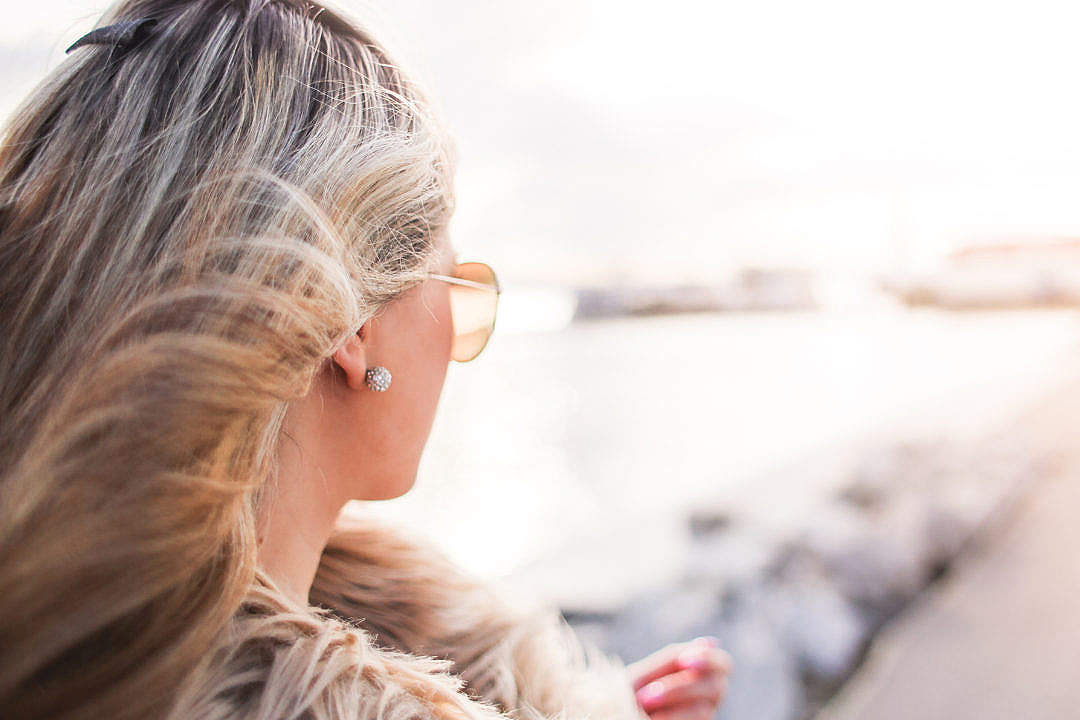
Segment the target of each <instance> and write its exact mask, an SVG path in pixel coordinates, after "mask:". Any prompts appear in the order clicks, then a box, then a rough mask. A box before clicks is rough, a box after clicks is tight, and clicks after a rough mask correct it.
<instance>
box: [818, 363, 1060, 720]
mask: <svg viewBox="0 0 1080 720" xmlns="http://www.w3.org/2000/svg"><path fill="white" fill-rule="evenodd" d="M1018 428H1023V430H1022V431H1023V432H1032V433H1034V434H1036V435H1038V436H1039V437H1040V438H1041V439H1040V442H1046V443H1051V447H1053V448H1054V449H1055V450H1056V451H1057V452H1058V453H1059V457H1060V459H1061V462H1060V463H1058V464H1056V469H1055V471H1054V472H1052V473H1051V474H1050V476H1049V477H1047V478H1045V479H1042V480H1040V481H1038V484H1036V485H1035V486H1034V487H1032V488H1031V489H1030V491H1028V492H1027V494H1026V495H1025V496H1024V497H1023V498H1022V499H1021V500H1020V502H1019V503H1018V504H1017V505H1016V506H1015V507H1013V508H1011V509H1010V510H1009V511H1008V513H1007V514H1006V515H1004V516H1002V517H999V518H998V519H997V520H996V521H994V522H993V523H992V524H991V525H990V527H989V528H987V531H986V532H984V533H983V534H981V535H980V537H979V539H978V541H977V542H976V543H974V545H973V546H972V547H970V548H969V550H968V552H966V553H965V554H964V555H963V556H962V557H961V558H960V559H959V560H958V561H957V564H956V565H955V567H954V570H953V571H952V572H951V573H950V574H949V575H948V576H947V577H946V578H944V579H943V580H942V582H941V583H940V584H939V585H938V586H936V587H935V588H934V590H932V591H931V592H929V593H928V594H927V595H926V596H924V597H923V598H922V599H921V600H920V601H919V602H917V603H916V604H915V605H914V606H912V607H911V608H909V610H908V611H906V612H905V613H904V614H903V616H902V617H901V618H899V619H898V620H897V621H896V622H895V623H893V624H892V625H891V626H890V627H889V628H887V629H886V630H885V631H884V632H883V633H882V634H881V635H879V636H878V638H877V640H876V641H875V643H874V646H873V648H872V650H871V653H870V655H869V656H868V658H867V662H866V663H865V664H864V665H863V667H862V668H861V669H860V670H859V672H858V673H857V674H856V676H855V677H854V678H853V679H852V681H851V682H849V683H848V685H847V686H846V687H845V689H844V691H842V692H841V693H840V694H839V695H838V696H837V697H836V698H834V700H833V702H832V703H830V705H829V706H828V707H826V709H825V710H824V711H823V712H822V713H821V715H819V717H818V720H894V719H895V720H938V719H939V718H940V719H941V720H945V719H946V718H947V719H948V720H966V719H967V718H971V719H972V720H976V719H977V720H998V719H1002V720H1004V719H1005V718H1008V719H1009V720H1016V719H1023V720H1044V719H1045V720H1051V719H1053V720H1057V719H1058V718H1061V719H1062V720H1064V719H1065V718H1068V719H1069V720H1075V719H1076V718H1080V384H1077V385H1074V386H1072V387H1070V388H1067V389H1066V390H1064V391H1063V392H1062V393H1061V394H1060V395H1058V396H1056V397H1052V398H1050V399H1048V400H1047V401H1045V402H1044V403H1043V404H1041V405H1040V406H1038V407H1035V408H1033V409H1032V412H1031V413H1029V415H1028V416H1027V417H1025V418H1023V419H1022V424H1020V425H1018Z"/></svg>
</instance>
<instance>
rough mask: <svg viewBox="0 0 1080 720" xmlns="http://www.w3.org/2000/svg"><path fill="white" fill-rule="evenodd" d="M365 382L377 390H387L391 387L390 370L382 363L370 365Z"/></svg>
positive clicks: (365, 375)
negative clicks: (381, 364)
mask: <svg viewBox="0 0 1080 720" xmlns="http://www.w3.org/2000/svg"><path fill="white" fill-rule="evenodd" d="M364 382H366V383H367V386H368V387H369V388H371V389H372V390H374V391H375V392H385V391H386V390H388V389H389V388H390V371H389V370H387V369H386V368H384V367H382V366H380V365H376V366H375V367H369V368H368V369H367V372H365V373H364Z"/></svg>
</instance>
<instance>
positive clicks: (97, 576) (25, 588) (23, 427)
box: [0, 0, 453, 718]
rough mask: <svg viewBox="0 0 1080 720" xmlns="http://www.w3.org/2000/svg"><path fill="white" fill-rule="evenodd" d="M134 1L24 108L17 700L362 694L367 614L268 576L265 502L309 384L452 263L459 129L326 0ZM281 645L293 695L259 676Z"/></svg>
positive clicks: (4, 479)
mask: <svg viewBox="0 0 1080 720" xmlns="http://www.w3.org/2000/svg"><path fill="white" fill-rule="evenodd" d="M135 18H153V19H155V20H156V21H157V24H156V26H155V28H154V32H153V35H152V37H150V38H149V39H147V40H146V41H144V42H142V43H141V44H139V45H137V46H135V47H131V48H126V47H123V46H119V45H90V46H87V47H82V48H79V49H77V50H75V51H74V52H72V53H71V54H70V55H69V56H68V57H67V58H66V59H65V60H64V61H63V62H62V63H61V64H60V65H59V66H58V67H57V68H56V69H55V70H54V71H53V72H52V73H51V74H50V75H49V76H48V77H47V79H46V80H44V81H43V83H42V84H41V85H40V86H39V87H38V88H37V89H36V90H35V91H33V93H32V94H31V95H30V97H29V98H28V99H27V100H26V101H25V102H24V103H23V105H22V106H21V107H20V109H18V111H17V112H16V113H15V114H14V115H13V117H12V119H11V120H10V121H9V123H8V124H7V126H6V129H5V130H4V132H3V144H2V149H0V268H2V269H3V273H2V275H0V338H2V340H0V342H2V347H3V350H2V354H0V418H2V428H0V472H2V475H0V588H2V589H3V590H2V591H0V716H3V717H42V718H44V717H49V718H136V717H149V716H154V717H160V716H164V715H166V714H167V713H168V712H171V716H172V717H190V716H193V715H195V714H199V715H200V716H207V717H209V716H222V717H223V716H225V711H224V710H223V709H222V708H234V709H235V708H242V709H244V713H243V714H244V716H245V717H248V716H250V717H267V718H269V717H280V716H284V715H286V714H287V715H289V716H291V717H299V716H301V714H302V713H306V715H305V716H310V717H320V718H322V717H327V718H329V717H345V716H349V715H351V714H352V713H354V712H356V710H357V708H356V706H355V703H356V702H358V700H357V699H356V697H355V693H354V695H350V694H349V692H347V691H340V692H337V694H334V693H332V692H331V689H332V688H333V687H335V686H342V684H344V683H348V682H350V681H352V680H355V677H356V675H357V673H359V672H360V670H359V669H358V668H360V667H362V665H363V662H361V661H360V660H357V659H356V658H353V657H351V656H349V655H348V649H349V647H350V646H351V645H354V644H355V640H356V637H355V633H354V632H353V630H352V629H350V627H349V626H348V625H346V624H344V623H342V624H340V625H337V626H334V627H335V628H336V629H335V630H334V632H331V633H329V634H328V633H326V632H324V631H323V630H324V629H325V623H326V622H329V620H328V619H327V618H324V617H321V616H318V615H317V614H315V615H313V614H311V611H309V610H307V609H304V608H292V607H290V606H289V604H288V602H287V601H286V600H285V598H284V597H283V596H282V595H281V593H279V592H278V591H277V590H276V589H275V588H273V587H272V585H271V584H270V583H269V581H267V580H266V579H265V578H263V577H262V575H261V573H259V572H258V570H257V566H256V544H255V519H256V514H257V511H258V507H259V501H260V497H261V496H262V495H263V492H264V490H265V489H266V488H267V487H268V486H270V485H271V484H272V482H273V479H274V473H275V458H276V456H277V445H278V442H279V438H280V436H281V426H282V419H283V416H284V414H285V411H286V408H287V405H288V403H289V402H290V401H291V400H293V399H295V398H298V397H301V396H303V395H304V394H305V393H306V392H307V390H308V388H309V386H310V383H311V381H312V379H313V376H314V374H315V372H316V371H317V369H318V368H319V367H320V366H321V364H322V363H323V362H324V361H325V360H326V358H328V357H329V356H330V355H331V354H332V352H333V351H334V349H335V348H336V347H337V346H338V345H339V344H340V343H341V342H343V341H344V340H345V339H346V338H347V337H348V336H349V335H350V334H351V333H354V332H355V331H356V330H357V328H358V327H359V326H360V325H361V324H363V322H364V321H365V320H366V319H367V318H369V317H371V316H372V315H373V314H375V313H376V312H377V311H378V309H379V308H380V307H382V306H383V305H385V304H386V303H388V302H390V301H391V300H393V299H394V298H395V297H397V296H398V295H399V294H400V293H402V292H404V291H405V290H407V289H408V288H409V287H410V286H412V285H413V284H415V283H417V282H420V281H422V279H423V278H424V277H425V273H426V272H427V271H428V270H429V269H431V267H432V265H431V263H432V260H433V256H434V252H433V251H434V246H433V238H434V237H435V236H436V235H437V233H439V232H440V231H442V230H443V228H444V226H445V224H446V222H447V221H448V218H449V215H450V213H451V211H452V203H453V197H452V188H451V174H452V155H451V152H450V150H449V145H448V143H447V141H446V138H445V135H444V133H443V131H442V129H441V128H440V126H439V124H438V123H437V122H436V120H435V118H434V117H433V115H432V113H431V112H430V109H429V103H428V102H426V101H425V99H424V98H423V96H422V94H421V93H420V91H419V90H418V89H417V87H416V85H415V84H414V83H413V82H411V81H410V80H409V79H408V78H407V77H406V76H405V75H404V74H403V73H402V72H401V70H400V69H399V68H398V67H397V66H396V65H395V64H394V63H393V62H392V61H391V60H390V58H389V57H388V55H387V53H386V51H385V50H384V49H383V47H382V46H380V45H379V44H378V43H377V42H376V41H375V40H374V39H373V38H372V37H371V36H370V35H369V34H368V33H367V32H366V31H364V30H363V29H361V28H360V27H357V26H356V25H355V24H353V23H352V22H350V21H348V20H346V19H345V18H343V17H342V16H341V15H340V14H335V13H332V12H330V11H328V10H326V9H325V8H324V7H322V6H319V5H316V4H314V3H312V2H308V1H306V0H124V1H123V2H121V3H119V4H117V5H115V6H114V7H113V8H112V9H111V10H110V11H109V12H108V13H107V14H106V16H105V17H104V18H103V20H102V24H107V23H113V22H116V21H119V20H130V19H135ZM285 627H288V628H290V629H289V630H288V632H287V633H285V631H284V630H283V628H285ZM320 628H322V629H320ZM286 635H288V642H286V640H285V636H286ZM297 638H301V639H302V640H303V641H300V640H298V639H297ZM304 638H306V639H304ZM282 647H285V648H287V652H288V653H290V654H291V655H290V658H291V659H290V660H289V663H287V664H286V665H285V666H283V667H286V668H292V670H285V671H283V672H286V673H289V672H294V673H295V675H294V676H288V675H287V674H286V676H285V677H284V678H281V677H279V678H278V680H290V679H291V680H294V681H295V682H294V683H292V685H291V686H292V687H293V688H294V692H293V697H292V698H291V699H289V700H288V701H286V700H283V699H282V698H280V697H279V698H277V699H276V700H275V699H273V698H268V697H267V695H266V693H265V687H263V690H261V691H259V690H257V686H259V683H258V682H256V680H255V679H253V676H252V675H251V672H248V674H247V675H245V672H246V671H247V670H250V669H251V668H253V667H255V666H256V665H257V664H258V663H259V662H262V661H263V660H264V659H265V657H264V656H265V655H266V654H267V653H271V654H272V653H276V652H283V651H282V649H281V648H282ZM361 660H362V659H361ZM230 668H231V670H229V669H230ZM226 670H229V672H226ZM223 678H225V679H227V680H228V681H227V682H226V681H225V680H223ZM265 684H266V683H263V685H264V686H265ZM286 685H289V683H286ZM298 688H299V689H302V690H303V692H302V693H301V692H300V691H299V690H298ZM350 697H351V698H353V699H352V700H349V698H350ZM226 700H227V702H226ZM215 702H216V703H217V704H216V705H215V704H214V703H215ZM286 702H287V705H288V711H287V712H286V711H285V709H283V708H285V705H282V704H281V703H286ZM350 702H351V703H353V704H352V705H350ZM200 708H201V709H200ZM215 708H216V709H215ZM196 711H198V712H196Z"/></svg>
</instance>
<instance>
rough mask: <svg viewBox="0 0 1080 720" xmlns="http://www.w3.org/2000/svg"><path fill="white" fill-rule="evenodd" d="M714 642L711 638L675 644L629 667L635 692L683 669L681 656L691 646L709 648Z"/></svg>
mask: <svg viewBox="0 0 1080 720" xmlns="http://www.w3.org/2000/svg"><path fill="white" fill-rule="evenodd" d="M712 642H713V639H710V638H704V637H702V638H695V639H694V640H693V641H691V642H685V643H673V644H671V645H668V646H666V647H664V648H661V649H660V650H657V651H656V652H654V653H653V654H652V655H649V656H647V657H644V658H642V659H641V660H638V661H637V662H635V663H631V664H630V665H627V666H626V667H627V670H629V671H630V676H631V677H632V678H633V680H634V683H633V684H634V690H638V689H639V688H641V687H643V686H645V685H647V684H649V683H650V682H652V681H653V680H656V679H657V678H661V677H663V676H664V675H669V674H671V673H673V672H677V671H679V670H681V669H682V667H681V666H680V665H679V654H680V653H682V652H683V651H684V650H687V649H688V648H690V647H691V646H695V645H697V646H702V647H708V646H709V645H710V644H711V643H712Z"/></svg>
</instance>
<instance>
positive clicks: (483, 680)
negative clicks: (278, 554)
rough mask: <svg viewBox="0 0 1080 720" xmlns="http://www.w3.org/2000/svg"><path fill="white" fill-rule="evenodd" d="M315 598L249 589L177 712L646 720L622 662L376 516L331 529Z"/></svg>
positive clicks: (211, 719)
mask: <svg viewBox="0 0 1080 720" xmlns="http://www.w3.org/2000/svg"><path fill="white" fill-rule="evenodd" d="M311 602H312V605H313V607H309V608H298V607H289V606H288V604H287V602H286V601H284V599H283V597H282V596H281V595H280V593H276V592H274V591H273V590H272V589H270V588H268V587H259V588H257V589H256V590H255V591H253V593H252V596H251V598H250V602H249V603H248V604H247V605H246V606H245V608H244V611H243V612H242V613H241V614H240V615H238V616H237V618H236V620H235V621H234V623H233V626H232V628H231V630H230V632H229V633H228V635H227V636H226V637H224V638H223V639H222V644H221V647H220V648H219V649H218V651H217V652H216V653H214V654H213V655H212V656H211V657H208V659H207V662H206V665H205V667H204V668H202V669H201V672H200V673H197V674H196V676H195V677H193V679H192V681H191V682H190V683H189V684H188V687H187V688H186V689H185V691H184V692H183V693H182V695H181V701H180V702H179V703H178V704H177V706H176V707H177V710H176V712H175V713H174V717H184V718H190V717H194V718H205V719H206V720H216V719H218V718H220V719H221V720H226V719H227V718H228V719H230V720H232V719H235V718H250V719H251V720H256V719H258V720H271V719H273V720H280V719H286V718H297V719H299V718H310V719H311V720H342V719H344V718H349V719H350V720H444V719H450V718H452V719H454V720H466V719H467V720H507V718H513V719H514V720H588V719H592V720H647V716H645V715H644V713H642V711H641V710H640V709H639V707H638V705H637V702H636V700H635V698H634V694H633V691H632V689H631V686H630V680H629V677H628V676H627V673H626V668H625V666H624V665H623V664H622V662H621V661H620V660H619V659H618V658H615V657H613V656H608V655H605V654H603V653H602V652H600V651H599V650H598V649H596V648H595V647H594V646H592V645H590V644H587V643H585V642H583V641H581V640H580V639H579V638H578V637H577V636H576V635H575V633H574V632H573V630H572V629H571V628H570V626H569V625H567V624H566V622H565V621H564V620H563V618H562V617H561V615H560V614H559V612H558V611H557V609H555V608H554V607H546V606H541V605H538V604H533V603H530V602H528V601H527V600H525V599H524V598H521V597H518V596H513V595H511V594H510V593H509V591H507V590H506V589H505V588H497V587H496V586H494V585H490V584H486V583H484V582H481V581H480V580H478V579H476V578H474V577H471V576H469V575H467V574H466V573H464V572H463V571H462V570H461V569H460V568H458V567H457V566H455V565H454V564H453V563H451V562H450V561H449V560H448V559H447V558H446V557H445V556H444V555H443V554H442V553H441V552H440V551H438V550H437V549H436V548H435V547H433V546H431V545H430V544H428V543H427V542H424V541H421V540H420V539H419V538H416V537H413V536H409V535H407V534H406V533H405V532H403V531H401V530H400V529H397V528H392V527H390V526H389V525H387V524H385V523H382V522H377V521H375V520H374V519H372V518H369V517H353V518H350V519H348V520H345V521H343V524H341V525H339V528H338V531H337V532H336V533H335V535H334V537H333V538H332V539H331V541H330V544H329V545H328V546H327V549H326V551H325V553H324V554H323V559H322V564H321V565H320V567H319V571H318V574H317V576H316V579H315V584H314V586H313V588H312V592H311Z"/></svg>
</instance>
